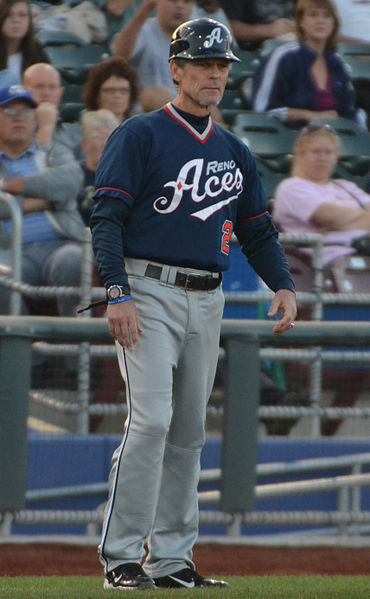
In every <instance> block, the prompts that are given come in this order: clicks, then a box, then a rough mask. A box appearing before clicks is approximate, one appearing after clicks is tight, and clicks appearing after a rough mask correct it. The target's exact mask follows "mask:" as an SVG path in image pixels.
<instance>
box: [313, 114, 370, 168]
mask: <svg viewBox="0 0 370 599" xmlns="http://www.w3.org/2000/svg"><path fill="white" fill-rule="evenodd" d="M315 124H323V125H325V124H330V126H331V127H332V128H333V129H334V130H335V131H336V133H337V134H338V135H339V138H340V147H339V161H340V163H341V165H342V166H344V167H345V168H346V169H347V170H348V171H349V172H351V173H353V174H354V175H366V174H367V173H368V171H369V166H370V133H369V132H368V131H363V130H362V129H360V128H359V127H358V126H357V125H356V123H354V122H353V121H352V120H350V119H345V118H338V119H330V121H327V120H321V119H318V120H316V121H315Z"/></svg>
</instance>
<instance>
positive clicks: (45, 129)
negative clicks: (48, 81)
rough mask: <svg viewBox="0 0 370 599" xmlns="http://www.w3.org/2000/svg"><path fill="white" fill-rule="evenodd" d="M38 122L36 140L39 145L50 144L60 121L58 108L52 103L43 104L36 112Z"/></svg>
mask: <svg viewBox="0 0 370 599" xmlns="http://www.w3.org/2000/svg"><path fill="white" fill-rule="evenodd" d="M35 116H36V122H37V134H36V139H37V141H38V142H39V143H50V142H51V140H52V138H53V133H54V130H55V127H56V124H57V121H58V117H59V112H58V108H57V107H56V106H55V105H54V104H52V103H51V102H41V103H40V104H39V105H38V106H37V108H36V110H35Z"/></svg>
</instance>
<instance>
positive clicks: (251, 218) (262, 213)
mask: <svg viewBox="0 0 370 599" xmlns="http://www.w3.org/2000/svg"><path fill="white" fill-rule="evenodd" d="M268 212H269V211H268V210H265V212H261V214H257V216H250V217H249V218H238V220H255V219H256V218H260V217H261V216H265V214H268Z"/></svg>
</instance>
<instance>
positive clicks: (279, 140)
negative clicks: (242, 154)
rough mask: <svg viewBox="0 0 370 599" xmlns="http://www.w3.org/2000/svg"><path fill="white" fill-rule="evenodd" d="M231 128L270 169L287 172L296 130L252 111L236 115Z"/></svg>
mask: <svg viewBox="0 0 370 599" xmlns="http://www.w3.org/2000/svg"><path fill="white" fill-rule="evenodd" d="M231 130H232V131H233V132H234V133H235V135H237V136H238V137H239V138H240V139H241V140H242V141H243V142H244V143H245V144H246V145H247V146H248V147H249V149H250V150H251V152H253V154H255V155H257V156H259V157H260V158H262V159H263V160H264V161H265V162H266V163H267V164H268V166H269V167H270V169H272V170H274V171H275V172H278V173H283V174H287V173H288V172H289V170H290V164H291V156H292V152H293V146H294V142H295V139H296V136H297V133H296V131H293V130H292V129H288V128H287V127H284V125H283V124H282V123H281V121H279V120H278V119H276V118H274V117H271V116H270V115H269V114H267V113H264V112H258V113H256V112H253V111H245V112H243V113H241V114H240V115H238V116H237V117H236V118H235V120H234V123H233V124H232V126H231Z"/></svg>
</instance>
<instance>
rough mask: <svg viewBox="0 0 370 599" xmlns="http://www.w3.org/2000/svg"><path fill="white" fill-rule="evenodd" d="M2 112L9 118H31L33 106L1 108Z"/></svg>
mask: <svg viewBox="0 0 370 599" xmlns="http://www.w3.org/2000/svg"><path fill="white" fill-rule="evenodd" d="M3 113H4V114H5V115H6V116H8V117H10V118H11V119H15V118H17V117H18V118H19V117H20V118H23V119H32V117H33V114H34V111H33V108H21V109H20V110H17V109H16V108H11V107H9V108H3Z"/></svg>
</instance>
